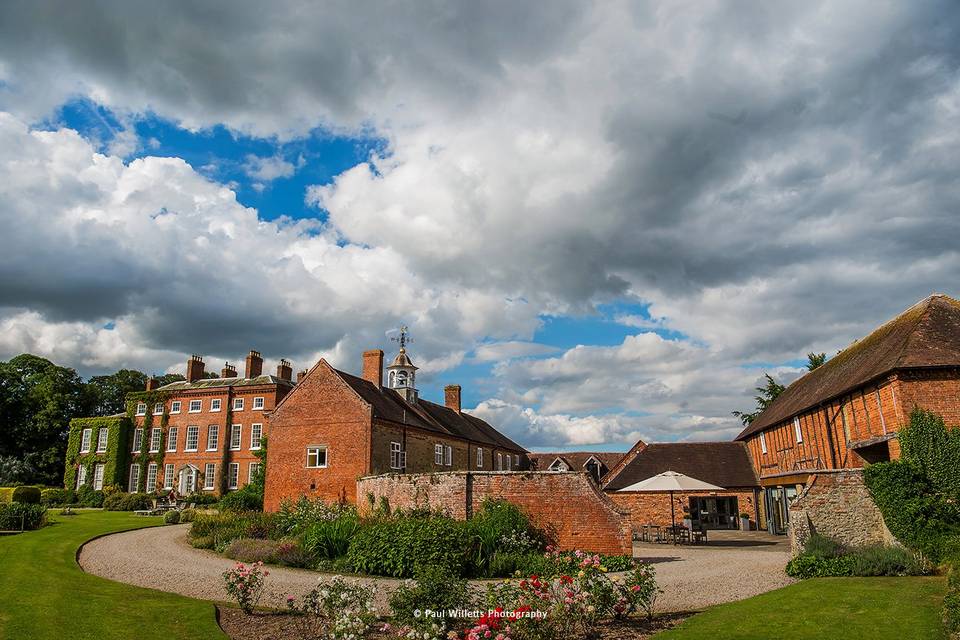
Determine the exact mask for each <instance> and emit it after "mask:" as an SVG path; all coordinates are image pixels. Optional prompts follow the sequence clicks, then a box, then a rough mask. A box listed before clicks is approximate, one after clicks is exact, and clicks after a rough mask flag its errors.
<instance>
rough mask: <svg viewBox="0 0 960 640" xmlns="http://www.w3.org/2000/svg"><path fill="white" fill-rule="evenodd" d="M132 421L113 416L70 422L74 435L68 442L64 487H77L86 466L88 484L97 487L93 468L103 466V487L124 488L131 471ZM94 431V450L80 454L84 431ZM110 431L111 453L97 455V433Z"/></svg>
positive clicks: (71, 433) (109, 448) (108, 438)
mask: <svg viewBox="0 0 960 640" xmlns="http://www.w3.org/2000/svg"><path fill="white" fill-rule="evenodd" d="M132 424H133V423H132V421H131V420H130V418H129V417H127V416H109V417H105V418H74V419H73V420H71V421H70V435H69V438H68V440H67V460H66V467H65V469H64V473H63V484H64V487H66V488H67V489H73V488H75V487H76V481H77V469H78V468H79V467H80V466H83V467H86V470H87V472H86V473H87V475H86V484H87V485H90V486H92V485H93V467H94V465H95V464H103V465H104V468H103V486H105V487H106V486H108V485H120V486H121V487H122V488H126V487H125V486H124V480H125V473H124V470H125V469H126V468H127V460H128V456H127V452H128V450H129V448H130V437H131V434H132ZM84 429H90V451H89V452H87V453H80V445H81V442H82V440H83V430H84ZM100 429H107V450H106V451H104V452H102V453H97V450H96V449H97V434H98V433H99V431H100Z"/></svg>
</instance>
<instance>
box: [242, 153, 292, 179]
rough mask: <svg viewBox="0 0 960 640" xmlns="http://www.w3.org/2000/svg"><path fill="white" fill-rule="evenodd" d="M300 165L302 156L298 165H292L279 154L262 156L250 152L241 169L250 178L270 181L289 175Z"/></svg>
mask: <svg viewBox="0 0 960 640" xmlns="http://www.w3.org/2000/svg"><path fill="white" fill-rule="evenodd" d="M301 166H303V163H302V158H301V161H300V162H299V163H298V166H294V164H293V163H292V162H287V161H286V160H284V159H283V158H281V157H280V156H271V157H266V158H263V157H259V156H255V155H252V154H250V155H248V156H247V158H246V161H245V162H244V164H243V170H244V172H245V173H246V174H247V175H248V176H250V177H251V178H256V179H257V180H260V181H263V182H272V181H273V180H276V179H277V178H289V177H291V176H292V175H293V174H294V173H296V172H297V169H298V168H299V167H301Z"/></svg>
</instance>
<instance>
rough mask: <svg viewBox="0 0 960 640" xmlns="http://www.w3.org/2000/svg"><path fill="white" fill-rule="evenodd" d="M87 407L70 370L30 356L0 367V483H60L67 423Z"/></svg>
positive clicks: (79, 383) (83, 392)
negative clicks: (1, 475)
mask: <svg viewBox="0 0 960 640" xmlns="http://www.w3.org/2000/svg"><path fill="white" fill-rule="evenodd" d="M87 408H88V395H87V393H86V388H85V387H84V384H83V381H82V380H81V378H80V376H78V375H77V372H76V371H74V370H73V369H68V368H66V367H58V366H57V365H55V364H53V363H52V362H50V361H49V360H47V359H45V358H40V357H38V356H34V355H30V354H22V355H19V356H16V357H15V358H12V359H11V360H10V361H8V362H0V425H2V426H3V428H2V429H0V471H2V472H3V473H4V474H6V475H7V476H8V477H6V478H0V482H23V483H42V484H60V478H61V474H62V473H63V459H64V455H66V448H67V434H68V431H69V425H70V419H71V418H73V417H75V416H78V415H83V414H84V413H86V412H87ZM12 461H19V464H17V463H14V462H12Z"/></svg>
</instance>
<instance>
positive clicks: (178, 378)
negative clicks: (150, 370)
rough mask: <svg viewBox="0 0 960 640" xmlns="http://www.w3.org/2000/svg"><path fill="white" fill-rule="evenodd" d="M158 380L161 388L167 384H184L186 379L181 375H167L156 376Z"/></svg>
mask: <svg viewBox="0 0 960 640" xmlns="http://www.w3.org/2000/svg"><path fill="white" fill-rule="evenodd" d="M156 378H157V382H159V383H160V386H161V387H162V386H163V385H165V384H170V383H171V382H183V381H184V380H186V378H185V377H183V376H182V375H181V374H179V373H165V374H163V375H162V376H156Z"/></svg>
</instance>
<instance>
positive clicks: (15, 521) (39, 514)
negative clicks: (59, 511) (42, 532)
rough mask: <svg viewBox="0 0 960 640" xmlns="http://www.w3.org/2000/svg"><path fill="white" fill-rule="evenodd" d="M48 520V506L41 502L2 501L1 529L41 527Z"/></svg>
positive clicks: (17, 529)
mask: <svg viewBox="0 0 960 640" xmlns="http://www.w3.org/2000/svg"><path fill="white" fill-rule="evenodd" d="M46 521H47V508H46V507H45V506H43V505H41V504H24V503H22V502H10V503H0V530H4V531H19V530H20V526H21V524H22V525H23V528H24V530H27V531H30V530H33V529H39V528H40V527H42V526H43V525H44V524H46Z"/></svg>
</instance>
